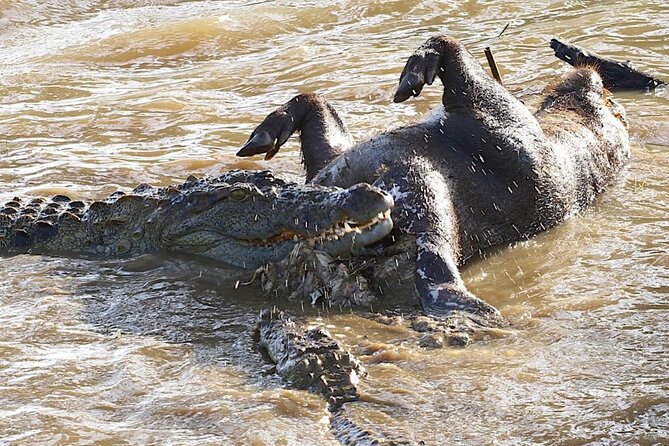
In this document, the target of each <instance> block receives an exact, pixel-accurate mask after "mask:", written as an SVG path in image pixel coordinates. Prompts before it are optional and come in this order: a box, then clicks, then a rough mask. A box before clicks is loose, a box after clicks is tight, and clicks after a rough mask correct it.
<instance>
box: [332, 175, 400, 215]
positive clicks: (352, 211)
mask: <svg viewBox="0 0 669 446" xmlns="http://www.w3.org/2000/svg"><path fill="white" fill-rule="evenodd" d="M342 193H343V194H346V196H345V200H344V203H343V205H342V210H343V211H344V213H345V214H346V216H347V217H348V219H350V220H356V221H361V222H362V221H368V220H373V219H374V218H375V217H376V216H377V215H378V214H379V213H385V212H386V211H389V210H391V209H392V208H393V206H394V204H395V203H394V201H393V197H392V196H391V195H390V194H389V193H387V192H384V191H383V190H381V189H379V188H377V187H374V186H370V185H369V184H367V183H360V184H356V185H354V186H351V187H349V188H348V189H345V190H343V191H342Z"/></svg>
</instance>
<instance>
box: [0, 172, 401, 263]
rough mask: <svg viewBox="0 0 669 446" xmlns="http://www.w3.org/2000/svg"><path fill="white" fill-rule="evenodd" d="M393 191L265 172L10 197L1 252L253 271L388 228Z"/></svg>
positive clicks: (342, 249)
mask: <svg viewBox="0 0 669 446" xmlns="http://www.w3.org/2000/svg"><path fill="white" fill-rule="evenodd" d="M392 205H393V201H392V198H391V197H390V196H389V195H388V194H386V193H385V192H382V191H380V190H379V189H377V188H375V187H372V186H369V185H367V184H359V185H355V186H352V187H349V188H345V189H342V188H339V187H329V186H320V185H299V184H295V183H291V182H287V181H284V180H282V179H280V178H276V177H275V176H274V175H273V174H272V173H270V172H268V171H244V170H233V171H230V172H227V173H225V174H223V175H221V176H219V177H216V178H205V179H198V178H195V177H193V176H191V177H189V178H188V179H187V180H186V182H184V183H183V184H180V185H178V186H175V187H166V188H153V187H151V186H149V185H146V184H142V185H139V186H138V187H137V188H135V189H134V190H133V191H132V192H131V193H129V194H124V193H123V192H116V193H114V194H112V195H111V196H110V197H109V198H107V199H106V200H103V201H95V202H93V203H90V204H86V203H84V202H82V201H74V200H71V199H70V198H69V197H66V196H63V195H57V196H55V197H52V198H51V199H44V198H13V199H12V200H10V201H9V202H6V203H5V204H4V206H3V207H1V208H0V253H2V252H4V253H20V252H32V253H55V254H66V255H91V256H130V255H137V254H142V253H149V252H158V251H172V252H182V253H188V254H194V255H200V256H205V257H209V258H213V259H216V260H221V261H224V262H226V263H230V264H233V265H237V266H241V267H246V268H256V267H258V266H259V265H261V264H263V263H265V262H271V261H275V260H279V259H281V258H282V257H284V256H285V255H286V254H288V252H290V250H291V249H292V247H293V246H294V245H295V244H297V243H299V242H301V241H304V242H308V243H310V244H311V245H313V246H314V247H315V248H316V249H321V250H323V251H326V252H329V253H330V254H333V255H335V256H336V255H342V254H346V253H348V252H350V251H351V250H352V249H353V250H357V249H360V248H361V247H363V246H364V245H366V244H369V243H373V242H375V241H377V240H379V239H380V238H382V237H383V236H385V235H386V234H388V233H389V231H390V230H391V228H392V220H391V219H390V218H389V213H390V209H391V207H392Z"/></svg>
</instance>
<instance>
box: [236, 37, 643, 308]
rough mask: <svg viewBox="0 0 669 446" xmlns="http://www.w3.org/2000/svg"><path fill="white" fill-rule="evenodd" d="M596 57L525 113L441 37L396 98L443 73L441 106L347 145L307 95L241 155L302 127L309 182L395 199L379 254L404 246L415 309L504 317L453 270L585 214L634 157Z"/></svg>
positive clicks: (334, 121)
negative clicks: (360, 186)
mask: <svg viewBox="0 0 669 446" xmlns="http://www.w3.org/2000/svg"><path fill="white" fill-rule="evenodd" d="M593 57H595V56H593ZM599 62H600V63H599V64H595V65H594V66H593V60H592V59H588V63H589V64H590V65H589V66H586V67H579V68H577V69H576V70H573V71H571V72H570V73H568V74H567V75H565V76H563V77H562V78H561V79H560V80H558V81H557V82H556V83H554V84H552V85H551V86H550V87H549V88H548V90H547V92H546V95H545V98H544V100H543V102H542V103H541V106H540V107H539V110H538V111H537V112H536V113H532V112H530V111H529V110H528V108H527V107H526V106H525V105H524V104H523V103H522V102H521V101H520V100H518V99H517V98H516V97H514V96H513V95H512V94H511V93H510V92H509V91H507V90H506V88H504V87H503V86H502V85H500V84H499V83H498V82H496V81H495V80H494V79H492V78H491V77H490V76H489V75H488V74H487V72H486V71H485V69H484V68H483V67H482V66H481V65H480V64H479V63H478V62H477V61H476V59H475V58H474V57H473V56H472V55H471V54H470V53H469V52H468V51H467V50H466V49H465V48H464V46H463V45H462V44H461V43H460V42H458V41H457V40H455V39H453V38H450V37H447V36H444V35H437V36H434V37H431V38H430V39H428V40H427V41H426V42H425V43H424V44H423V45H422V46H420V47H419V48H418V49H417V50H416V51H415V52H414V53H413V55H411V57H409V59H408V61H407V63H406V65H405V67H404V70H403V72H402V74H401V76H400V81H399V87H398V89H397V91H396V93H395V96H394V101H395V102H402V101H405V100H406V99H408V98H410V97H411V96H418V95H419V94H420V92H421V90H422V89H423V87H424V85H425V84H428V85H430V84H432V83H433V81H434V80H435V79H436V78H437V77H438V78H439V79H440V80H441V82H442V84H443V85H444V90H443V96H442V105H441V106H440V107H437V108H436V109H435V110H433V112H432V113H430V114H429V115H428V116H426V117H425V118H424V119H423V120H421V121H419V122H416V123H412V124H408V125H403V126H401V127H398V128H395V129H391V130H388V131H385V132H383V133H380V134H378V135H376V136H373V137H371V138H370V139H368V140H365V141H362V142H360V143H358V144H354V143H353V140H352V138H351V136H350V134H349V132H348V130H347V128H346V127H345V125H344V124H343V122H342V120H341V118H340V117H339V116H338V114H337V112H336V111H335V110H334V108H333V107H332V106H331V105H330V104H328V103H327V101H326V100H325V99H324V98H322V97H321V96H318V95H316V94H301V95H299V96H296V97H295V98H293V99H292V100H290V101H289V102H288V103H286V104H285V105H283V106H282V107H280V108H278V109H277V110H276V111H274V112H272V113H271V114H270V115H268V116H267V117H266V118H265V120H264V121H263V122H262V123H261V124H260V125H259V126H258V127H257V128H256V129H255V130H254V131H253V133H252V134H251V136H250V137H249V140H248V142H247V143H246V144H245V145H244V147H243V148H242V149H241V150H240V151H239V153H238V155H240V156H250V155H255V154H259V153H265V154H266V155H265V158H266V159H270V158H272V157H273V156H274V154H276V153H277V151H278V150H279V148H280V147H281V146H282V145H283V144H284V143H285V142H286V141H287V140H288V138H289V137H290V135H291V134H292V133H293V132H295V131H298V132H299V133H300V139H301V150H302V155H303V160H304V165H305V169H306V174H307V180H308V181H309V182H310V184H320V185H328V186H332V185H337V186H341V187H349V186H351V185H353V184H356V183H359V182H368V183H370V184H374V185H376V186H378V187H380V188H382V189H384V190H386V191H388V192H389V193H390V194H391V195H392V196H393V198H394V200H395V208H394V209H393V212H392V218H393V221H394V222H395V229H394V230H393V234H392V235H391V236H389V237H388V238H387V239H385V240H384V241H383V243H381V244H379V245H378V248H379V249H378V251H377V252H388V251H390V252H396V251H397V250H396V249H395V251H393V248H396V246H397V245H398V244H400V243H401V244H403V245H404V246H406V245H407V244H408V245H411V249H410V250H409V252H413V254H411V259H412V261H411V262H410V263H411V264H413V270H414V273H413V277H414V282H415V287H416V289H417V291H418V296H419V298H420V301H421V304H422V308H423V311H425V312H427V313H429V314H436V315H446V314H450V313H452V312H453V311H456V310H458V311H459V310H464V311H466V312H469V313H470V314H475V315H478V316H479V317H484V318H489V319H491V320H498V319H499V312H498V310H497V309H495V308H494V307H492V306H491V305H489V304H488V303H486V302H485V301H483V300H481V299H479V298H477V297H476V296H474V295H473V294H472V293H470V292H469V291H468V290H467V288H466V287H465V285H464V283H463V281H462V279H461V277H460V274H459V272H458V267H459V266H461V265H462V264H463V263H465V262H466V261H467V260H469V259H470V258H472V257H473V256H475V255H476V254H477V253H481V252H483V251H485V250H487V249H489V248H490V247H493V246H496V245H501V244H508V243H512V242H515V241H518V240H523V239H526V238H528V237H531V236H533V235H535V234H537V233H538V232H540V231H544V230H546V229H548V228H551V227H553V226H555V225H557V224H558V223H560V222H561V221H563V220H564V219H565V218H568V217H569V216H571V215H573V214H575V213H577V212H579V211H581V210H582V209H583V208H584V207H586V206H587V205H588V204H590V203H591V202H592V201H593V200H594V198H595V196H596V195H597V194H599V193H600V192H602V191H603V190H604V189H605V188H606V186H607V185H608V184H609V183H610V182H611V180H612V179H613V177H614V176H615V174H616V172H617V171H618V170H619V168H620V167H621V165H622V164H623V163H624V161H625V160H626V159H627V158H628V157H629V154H630V145H629V138H628V132H627V123H626V120H625V114H624V110H623V108H622V107H621V106H620V105H618V104H617V103H616V102H614V101H613V100H612V99H611V98H610V94H609V93H608V91H607V90H606V87H607V86H608V85H609V83H610V82H611V79H612V78H611V76H607V77H606V78H605V80H606V81H607V83H606V84H605V83H603V82H602V78H601V77H600V75H599V74H598V73H597V71H596V68H597V65H599V66H600V67H606V66H607V64H610V63H611V62H610V61H608V60H601V59H600V60H599ZM618 75H619V76H623V75H624V73H622V74H618ZM614 76H615V74H614Z"/></svg>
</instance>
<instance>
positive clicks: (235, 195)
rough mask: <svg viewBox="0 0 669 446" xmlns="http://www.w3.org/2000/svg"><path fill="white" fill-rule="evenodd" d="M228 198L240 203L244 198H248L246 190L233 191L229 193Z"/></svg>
mask: <svg viewBox="0 0 669 446" xmlns="http://www.w3.org/2000/svg"><path fill="white" fill-rule="evenodd" d="M228 196H229V197H230V199H232V200H235V201H242V200H244V199H245V198H246V197H248V191H247V190H246V189H233V190H232V191H230V195H228Z"/></svg>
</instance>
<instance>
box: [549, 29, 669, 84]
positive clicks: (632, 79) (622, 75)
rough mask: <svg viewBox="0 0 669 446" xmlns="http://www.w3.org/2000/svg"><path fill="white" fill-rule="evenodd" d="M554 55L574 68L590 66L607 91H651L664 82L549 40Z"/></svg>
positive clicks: (577, 48)
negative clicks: (597, 74)
mask: <svg viewBox="0 0 669 446" xmlns="http://www.w3.org/2000/svg"><path fill="white" fill-rule="evenodd" d="M551 48H553V50H555V55H556V56H557V57H558V58H560V59H562V60H564V61H565V62H567V63H568V64H569V65H572V66H574V67H582V66H591V67H593V68H595V69H596V70H597V72H598V73H599V75H600V76H601V77H602V81H604V85H606V88H608V89H609V90H611V89H618V90H639V89H641V90H643V89H649V90H653V89H654V88H655V87H659V86H660V85H667V83H666V82H664V81H662V80H660V79H657V78H654V77H653V76H650V75H648V74H645V73H642V72H640V71H639V70H636V69H634V68H632V66H631V65H630V64H629V63H626V62H618V61H616V60H613V59H607V58H605V57H601V56H598V55H597V54H594V53H589V52H587V51H585V50H583V49H581V48H579V47H577V46H574V45H570V44H568V43H564V42H560V41H559V40H557V39H551Z"/></svg>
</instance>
